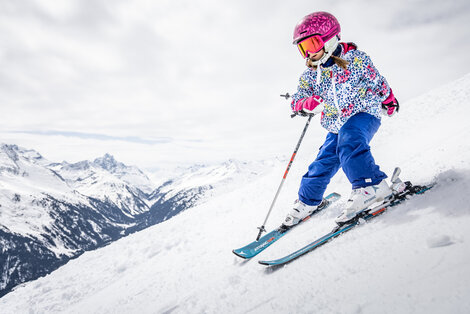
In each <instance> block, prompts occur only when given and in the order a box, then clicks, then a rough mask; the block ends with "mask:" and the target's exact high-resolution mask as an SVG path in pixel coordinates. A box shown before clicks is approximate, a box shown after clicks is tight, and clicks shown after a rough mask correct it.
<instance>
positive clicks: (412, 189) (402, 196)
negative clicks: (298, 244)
mask: <svg viewBox="0 0 470 314" xmlns="http://www.w3.org/2000/svg"><path fill="white" fill-rule="evenodd" d="M405 184H406V188H405V190H404V191H403V192H401V193H399V194H396V195H394V196H393V197H392V198H391V199H389V200H387V201H386V202H384V203H382V204H380V205H378V206H375V207H374V208H371V209H370V210H367V211H364V212H362V213H360V214H359V215H357V216H356V217H355V218H354V219H353V220H351V221H349V222H347V223H345V224H342V225H338V226H336V227H335V228H334V229H333V230H332V231H331V232H329V233H327V234H325V235H324V236H322V237H321V238H319V239H317V240H315V241H313V242H311V243H310V244H307V245H306V246H304V247H303V248H301V249H299V250H297V251H295V252H293V253H291V254H289V255H286V256H284V257H281V258H279V259H275V260H261V261H259V263H260V264H262V265H266V266H280V265H284V264H286V263H289V262H291V261H293V260H294V259H296V258H298V257H300V256H302V255H304V254H306V253H308V252H310V251H313V250H314V249H316V248H318V247H319V246H321V245H323V244H325V243H327V242H328V241H330V240H331V239H334V238H336V237H337V236H339V235H341V234H343V233H345V232H347V231H349V230H351V229H353V228H354V227H356V226H357V225H359V224H362V223H364V222H365V221H368V220H370V219H372V218H375V217H377V216H378V215H380V214H383V213H384V212H385V211H386V210H387V209H388V208H390V207H393V206H396V205H397V204H400V203H401V202H403V201H404V200H406V199H407V197H408V196H410V195H414V194H422V193H424V192H426V191H427V190H429V189H431V188H432V187H433V186H434V183H433V184H429V185H424V186H418V185H416V186H415V185H412V184H411V183H410V182H405Z"/></svg>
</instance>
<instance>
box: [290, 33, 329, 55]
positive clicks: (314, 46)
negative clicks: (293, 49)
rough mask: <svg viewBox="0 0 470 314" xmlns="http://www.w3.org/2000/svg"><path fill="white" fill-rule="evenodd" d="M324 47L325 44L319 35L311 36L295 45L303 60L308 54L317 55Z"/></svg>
mask: <svg viewBox="0 0 470 314" xmlns="http://www.w3.org/2000/svg"><path fill="white" fill-rule="evenodd" d="M324 45H325V43H324V42H323V39H321V37H320V35H313V36H310V37H308V38H306V39H304V40H302V41H301V42H299V43H298V44H297V48H299V51H300V54H301V55H302V57H304V59H305V58H307V56H308V52H310V53H317V52H319V51H320V50H321V49H322V48H323V46H324Z"/></svg>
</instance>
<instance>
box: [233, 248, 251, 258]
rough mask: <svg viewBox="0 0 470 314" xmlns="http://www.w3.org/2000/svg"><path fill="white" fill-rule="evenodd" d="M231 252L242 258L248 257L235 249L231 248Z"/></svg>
mask: <svg viewBox="0 0 470 314" xmlns="http://www.w3.org/2000/svg"><path fill="white" fill-rule="evenodd" d="M232 253H233V254H235V255H236V256H238V257H241V258H243V259H248V257H246V256H244V255H241V254H240V253H238V252H237V250H236V249H235V250H232Z"/></svg>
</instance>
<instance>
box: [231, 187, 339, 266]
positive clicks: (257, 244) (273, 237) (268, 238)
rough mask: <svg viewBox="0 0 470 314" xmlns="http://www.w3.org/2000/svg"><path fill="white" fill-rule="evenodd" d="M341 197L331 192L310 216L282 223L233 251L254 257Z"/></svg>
mask: <svg viewBox="0 0 470 314" xmlns="http://www.w3.org/2000/svg"><path fill="white" fill-rule="evenodd" d="M340 198H341V195H339V194H338V193H334V192H333V193H331V194H329V195H328V196H326V197H325V198H323V201H322V202H321V204H320V205H319V206H318V208H317V209H316V210H315V211H314V212H313V213H312V214H310V215H309V216H307V217H305V218H304V219H303V220H301V221H300V222H299V223H298V224H296V225H293V226H290V227H287V226H285V225H281V226H279V227H278V228H276V229H274V230H272V231H271V232H268V233H267V234H265V235H264V236H262V237H261V238H260V239H259V240H258V241H253V242H251V243H250V244H248V245H245V246H243V247H241V248H239V249H234V250H233V251H232V252H233V254H235V255H237V256H238V257H241V258H244V259H249V258H252V257H253V256H256V255H258V254H259V253H260V252H262V251H263V250H265V249H266V248H268V247H269V246H270V245H271V244H273V243H274V242H276V241H277V240H279V239H280V238H282V237H283V236H284V235H285V234H286V233H287V232H288V231H290V230H292V229H293V228H294V227H296V226H298V225H300V224H301V223H302V222H304V221H306V220H308V219H309V218H310V217H312V216H313V215H315V214H317V213H319V212H320V211H322V210H324V209H325V208H327V207H328V206H330V205H331V203H333V202H335V201H337V200H338V199H340Z"/></svg>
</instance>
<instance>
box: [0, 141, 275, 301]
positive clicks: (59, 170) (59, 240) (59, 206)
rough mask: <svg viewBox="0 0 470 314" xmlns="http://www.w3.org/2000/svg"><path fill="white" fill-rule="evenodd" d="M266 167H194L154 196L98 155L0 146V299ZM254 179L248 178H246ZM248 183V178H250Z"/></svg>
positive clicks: (143, 179) (136, 176)
mask: <svg viewBox="0 0 470 314" xmlns="http://www.w3.org/2000/svg"><path fill="white" fill-rule="evenodd" d="M272 165H273V163H256V164H255V163H253V164H251V163H250V164H248V163H240V162H237V161H229V162H227V163H224V164H222V165H214V166H202V167H198V169H197V170H194V171H190V172H188V173H183V174H181V175H180V176H176V177H175V178H174V179H172V180H170V181H168V182H167V183H166V184H165V185H164V186H162V187H160V188H158V189H156V190H155V191H154V192H152V190H153V189H154V185H153V183H152V182H151V181H150V180H149V178H148V177H147V176H146V175H145V174H144V173H143V172H142V171H140V170H139V169H138V168H136V167H133V166H126V165H124V164H123V163H120V162H118V161H116V160H115V159H114V157H113V156H111V155H109V154H106V155H105V156H103V157H101V158H97V159H95V160H94V161H86V160H85V161H81V162H77V163H74V164H69V163H67V162H65V161H64V162H62V163H50V162H49V161H48V160H46V159H45V158H43V157H42V156H41V155H40V154H39V153H37V152H35V151H34V150H28V149H25V148H21V147H18V146H17V145H6V144H2V145H0V249H1V254H0V297H1V296H3V295H4V294H5V293H8V292H9V291H10V290H11V289H12V288H13V287H14V286H16V285H17V284H20V283H23V282H26V281H29V280H33V279H36V278H38V277H40V276H43V275H45V274H47V273H50V272H51V271H54V270H55V269H57V268H58V267H60V266H61V265H63V264H65V263H66V262H67V261H68V260H69V259H71V258H75V257H77V256H79V255H80V254H82V253H83V252H84V251H87V250H93V249H97V248H100V247H102V246H104V245H106V244H109V243H110V242H112V241H114V240H117V239H119V238H121V237H123V236H125V235H127V234H130V233H133V232H136V231H139V230H142V229H145V228H147V227H149V226H152V225H154V224H158V223H161V222H162V221H165V220H168V219H169V218H171V217H173V216H175V215H177V214H178V213H180V212H181V211H184V210H185V209H187V208H190V207H192V206H194V205H195V204H197V203H200V202H203V201H204V200H205V199H208V198H209V197H210V196H211V195H215V194H217V193H219V194H220V193H224V192H227V191H228V190H230V189H233V188H234V187H235V185H237V184H238V183H239V181H240V178H243V179H244V180H249V178H250V176H247V175H245V174H246V171H245V170H246V169H249V168H251V169H256V171H257V173H259V172H261V171H263V170H264V169H265V167H272ZM253 173H254V172H253ZM254 175H256V173H254Z"/></svg>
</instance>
